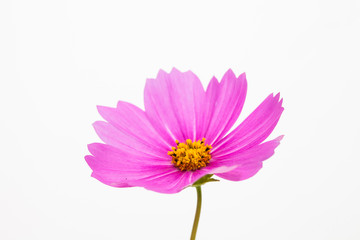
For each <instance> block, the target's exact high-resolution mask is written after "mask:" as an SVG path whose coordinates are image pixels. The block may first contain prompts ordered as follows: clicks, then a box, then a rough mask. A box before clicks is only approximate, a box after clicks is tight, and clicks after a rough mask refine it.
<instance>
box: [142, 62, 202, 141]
mask: <svg viewBox="0 0 360 240" xmlns="http://www.w3.org/2000/svg"><path fill="white" fill-rule="evenodd" d="M144 94H145V96H144V98H145V110H146V114H147V116H148V117H149V119H150V121H151V123H152V124H153V126H154V127H155V129H156V130H157V131H158V132H159V133H160V134H161V135H162V136H164V138H165V139H166V140H167V143H169V144H171V145H173V144H174V142H175V140H179V141H185V140H186V139H192V140H196V139H195V138H196V136H197V133H196V129H197V128H199V127H200V126H201V124H202V121H201V120H202V118H203V113H202V110H201V107H202V104H203V102H204V98H205V91H204V89H203V87H202V85H201V82H200V80H199V79H198V77H197V76H196V75H194V74H193V73H192V72H190V71H188V72H185V73H182V72H179V71H178V70H176V69H175V68H174V69H173V70H172V71H171V73H170V74H168V73H166V72H164V71H159V73H158V76H157V77H156V79H148V80H147V82H146V86H145V93H144Z"/></svg>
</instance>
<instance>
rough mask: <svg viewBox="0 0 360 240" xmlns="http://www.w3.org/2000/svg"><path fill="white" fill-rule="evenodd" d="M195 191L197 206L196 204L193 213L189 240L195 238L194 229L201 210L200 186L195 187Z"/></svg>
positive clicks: (196, 226) (195, 229)
mask: <svg viewBox="0 0 360 240" xmlns="http://www.w3.org/2000/svg"><path fill="white" fill-rule="evenodd" d="M196 193H197V206H196V213H195V218H194V224H193V228H192V231H191V237H190V240H195V237H196V231H197V228H198V225H199V219H200V212H201V186H197V187H196Z"/></svg>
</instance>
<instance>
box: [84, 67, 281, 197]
mask: <svg viewBox="0 0 360 240" xmlns="http://www.w3.org/2000/svg"><path fill="white" fill-rule="evenodd" d="M246 91H247V81H246V76H245V73H243V74H241V75H240V76H239V77H236V76H235V74H234V73H233V71H232V70H231V69H230V70H228V71H227V72H226V73H225V75H224V76H223V78H222V80H221V82H220V83H219V82H218V80H217V79H216V78H215V77H213V78H212V79H211V81H210V83H209V85H208V87H207V89H206V91H205V90H204V88H203V86H202V84H201V82H200V80H199V78H198V77H197V76H196V75H195V74H194V73H192V72H191V71H188V72H180V71H178V70H177V69H175V68H174V69H173V70H172V71H171V72H170V73H166V72H165V71H162V70H160V71H159V73H158V75H157V77H156V78H155V79H148V80H147V81H146V86H145V92H144V102H145V111H143V110H142V109H140V108H138V107H136V106H134V105H132V104H130V103H127V102H123V101H119V102H118V104H117V107H116V108H111V107H104V106H98V111H99V113H100V115H101V116H102V117H103V118H104V119H105V120H106V122H105V121H97V122H95V123H94V128H95V131H96V133H97V134H98V135H99V137H100V138H101V140H102V141H103V142H104V143H92V144H89V145H88V149H89V151H90V153H91V155H88V156H86V157H85V159H86V161H87V163H88V165H89V166H90V167H91V169H92V170H93V173H92V176H93V177H94V178H96V179H98V180H99V181H101V182H102V183H105V184H107V185H110V186H113V187H135V186H138V187H144V188H146V189H148V190H152V191H156V192H160V193H177V192H179V191H181V190H182V189H184V188H185V187H187V186H190V185H192V184H193V183H194V182H196V181H197V180H199V179H200V178H202V177H204V176H205V175H208V174H215V175H216V176H218V177H221V178H224V179H227V180H231V181H240V180H245V179H247V178H250V177H252V176H253V175H255V174H256V173H257V172H258V171H259V170H260V169H261V168H262V165H263V161H264V160H266V159H268V158H269V157H271V156H272V155H273V154H274V149H275V148H276V147H277V146H278V145H279V144H280V140H281V139H282V136H280V137H277V138H275V139H273V140H270V141H267V142H264V140H265V139H266V138H267V137H268V136H269V135H270V133H271V132H272V131H273V129H274V128H275V126H276V124H277V122H278V121H279V118H280V116H281V113H282V111H283V110H284V109H283V107H282V99H281V100H280V96H279V94H277V95H275V96H274V95H273V94H270V95H269V96H268V97H267V98H266V99H265V100H264V101H263V102H262V103H261V104H260V105H259V106H258V107H257V108H256V109H255V110H254V111H253V112H252V113H251V114H250V115H249V116H248V117H247V118H246V119H245V120H244V121H243V122H242V123H241V124H240V125H239V126H237V127H236V128H235V129H234V130H233V131H231V132H230V133H228V132H229V130H230V128H231V127H232V126H233V125H234V123H235V121H236V120H237V118H238V117H239V115H240V112H241V110H242V107H243V105H244V101H245V96H246ZM227 133H228V134H227Z"/></svg>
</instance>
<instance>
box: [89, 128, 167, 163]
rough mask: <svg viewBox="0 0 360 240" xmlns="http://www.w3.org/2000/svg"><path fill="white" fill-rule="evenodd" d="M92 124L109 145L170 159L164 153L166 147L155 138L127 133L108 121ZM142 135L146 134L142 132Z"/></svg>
mask: <svg viewBox="0 0 360 240" xmlns="http://www.w3.org/2000/svg"><path fill="white" fill-rule="evenodd" d="M93 126H94V128H95V131H96V133H97V134H98V136H99V137H100V138H101V140H103V141H104V142H105V143H107V144H109V145H111V146H114V147H116V148H118V149H123V150H125V151H137V152H141V153H143V154H144V155H149V156H153V157H156V158H161V159H164V160H165V161H171V159H169V156H168V155H167V154H166V153H167V149H164V148H163V147H162V146H159V145H158V144H157V143H156V142H155V140H150V137H149V138H148V141H145V140H144V139H141V138H139V137H138V136H135V135H131V134H128V133H126V132H125V131H121V130H119V129H117V128H116V127H114V126H113V125H111V124H110V123H107V122H102V121H98V122H95V123H94V124H93ZM144 135H146V134H145V133H144Z"/></svg>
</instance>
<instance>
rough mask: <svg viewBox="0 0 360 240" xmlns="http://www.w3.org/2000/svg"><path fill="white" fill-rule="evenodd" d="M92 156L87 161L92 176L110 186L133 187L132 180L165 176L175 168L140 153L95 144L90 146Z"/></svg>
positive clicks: (167, 162) (86, 158)
mask: <svg viewBox="0 0 360 240" xmlns="http://www.w3.org/2000/svg"><path fill="white" fill-rule="evenodd" d="M88 148H89V151H90V153H91V154H92V156H90V155H89V156H86V157H85V160H86V162H87V163H88V165H89V166H90V168H91V169H92V170H93V174H92V176H93V177H95V178H97V179H98V180H100V181H101V182H103V183H105V184H108V185H110V186H118V187H122V186H125V185H127V186H133V184H132V182H131V181H132V180H138V179H141V178H144V177H148V176H154V175H158V174H163V173H166V172H169V171H173V170H174V169H175V168H174V166H173V165H172V164H171V162H170V160H169V161H166V162H165V161H163V160H162V159H157V158H153V157H149V156H147V155H143V154H141V153H139V152H136V151H132V150H131V149H130V150H128V151H126V150H124V149H117V148H115V147H113V146H110V145H106V144H102V143H93V144H89V145H88Z"/></svg>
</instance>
